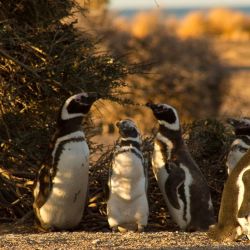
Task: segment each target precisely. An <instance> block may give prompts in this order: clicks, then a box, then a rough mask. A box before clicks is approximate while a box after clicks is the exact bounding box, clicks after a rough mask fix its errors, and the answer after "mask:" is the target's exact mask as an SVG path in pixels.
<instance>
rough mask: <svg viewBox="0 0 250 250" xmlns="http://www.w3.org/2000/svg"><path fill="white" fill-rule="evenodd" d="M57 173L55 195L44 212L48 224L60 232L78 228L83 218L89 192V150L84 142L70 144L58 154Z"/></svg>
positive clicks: (54, 186) (55, 159)
mask: <svg viewBox="0 0 250 250" xmlns="http://www.w3.org/2000/svg"><path fill="white" fill-rule="evenodd" d="M54 164H56V165H57V172H56V175H55V177H54V178H53V186H52V190H51V194H50V196H49V198H48V200H47V201H46V203H45V204H44V205H43V206H42V207H41V209H40V216H41V218H42V220H43V221H44V223H46V224H50V225H53V226H54V227H57V228H71V227H73V226H76V225H77V224H78V223H79V222H80V220H81V217H82V214H83V210H84V206H85V201H86V193H87V188H88V170H89V149H88V145H87V143H86V142H85V141H84V140H82V141H74V140H72V141H69V142H67V143H65V144H64V145H63V146H62V147H61V148H60V146H59V147H58V148H57V150H56V151H55V152H54Z"/></svg>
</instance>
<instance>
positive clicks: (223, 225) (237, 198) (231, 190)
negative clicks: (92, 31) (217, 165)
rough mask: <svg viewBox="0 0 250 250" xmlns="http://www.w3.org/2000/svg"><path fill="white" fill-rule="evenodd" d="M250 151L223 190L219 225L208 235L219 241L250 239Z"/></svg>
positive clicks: (212, 228)
mask: <svg viewBox="0 0 250 250" xmlns="http://www.w3.org/2000/svg"><path fill="white" fill-rule="evenodd" d="M249 214H250V150H248V151H247V153H246V154H245V155H244V156H243V157H242V158H241V159H240V161H239V162H238V163H237V165H236V166H235V167H234V168H233V169H232V171H231V173H230V175H229V177H228V179H227V181H226V183H225V186H224V189H223V193H222V199H221V205H220V211H219V217H218V223H217V224H215V225H212V226H210V228H209V232H208V235H209V236H210V237H211V238H213V239H214V240H217V241H234V240H238V239H240V238H241V237H242V236H244V235H246V236H247V237H248V239H250V221H249Z"/></svg>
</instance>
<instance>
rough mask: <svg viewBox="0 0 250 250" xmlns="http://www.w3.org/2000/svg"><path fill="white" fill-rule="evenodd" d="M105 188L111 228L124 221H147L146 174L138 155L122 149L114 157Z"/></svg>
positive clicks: (124, 223) (126, 222)
mask: <svg viewBox="0 0 250 250" xmlns="http://www.w3.org/2000/svg"><path fill="white" fill-rule="evenodd" d="M109 188H110V196H109V200H108V202H107V214H108V222H109V225H110V227H111V228H113V227H115V226H121V225H128V224H133V225H143V226H145V225H147V220H148V213H149V208H148V200H147V194H146V178H145V175H144V167H143V164H142V161H141V159H140V158H139V157H138V156H136V155H135V154H133V153H132V152H124V153H120V154H118V155H117V156H116V157H115V158H114V161H113V164H112V175H111V177H110V181H109ZM125 228H126V226H125Z"/></svg>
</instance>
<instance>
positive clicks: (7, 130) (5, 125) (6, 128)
mask: <svg viewBox="0 0 250 250" xmlns="http://www.w3.org/2000/svg"><path fill="white" fill-rule="evenodd" d="M0 112H1V116H2V120H3V125H4V127H5V130H6V134H7V137H8V140H9V141H10V140H11V138H10V131H9V128H8V125H7V123H6V122H5V121H4V109H3V103H2V101H0Z"/></svg>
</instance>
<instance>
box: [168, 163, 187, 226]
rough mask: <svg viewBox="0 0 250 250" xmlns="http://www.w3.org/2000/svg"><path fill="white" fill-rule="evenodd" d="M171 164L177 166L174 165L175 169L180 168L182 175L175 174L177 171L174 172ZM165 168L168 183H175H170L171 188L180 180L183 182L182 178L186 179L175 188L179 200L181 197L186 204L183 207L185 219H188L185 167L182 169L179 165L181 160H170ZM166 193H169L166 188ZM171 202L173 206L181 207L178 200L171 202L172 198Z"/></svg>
mask: <svg viewBox="0 0 250 250" xmlns="http://www.w3.org/2000/svg"><path fill="white" fill-rule="evenodd" d="M171 166H175V167H174V168H175V170H176V168H178V170H179V173H181V175H182V176H175V173H173V172H174V169H173V168H171ZM165 169H166V172H167V173H168V177H167V180H166V184H167V183H168V182H170V183H174V185H171V184H170V188H171V186H172V188H173V186H178V182H179V181H180V183H181V179H184V181H183V182H182V183H181V184H180V185H179V186H178V188H177V189H176V190H175V192H176V196H177V197H176V198H177V202H178V200H179V199H180V200H181V201H182V202H183V204H184V207H183V220H185V221H187V197H186V195H185V179H186V176H185V172H184V171H183V169H181V168H180V167H179V162H178V161H171V162H168V163H167V164H166V165H165ZM178 177H180V179H179V180H178ZM170 179H172V180H170ZM175 182H177V183H175ZM166 188H168V187H167V185H166ZM166 193H168V190H166ZM168 198H170V197H169V195H168ZM170 203H171V204H172V206H173V207H174V208H176V209H180V204H178V206H176V202H171V199H170ZM178 203H179V202H178Z"/></svg>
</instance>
